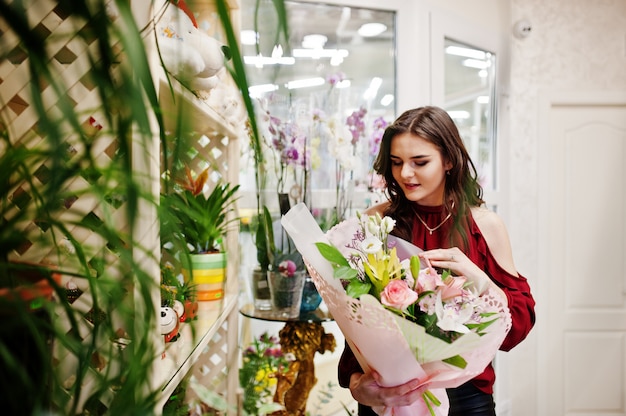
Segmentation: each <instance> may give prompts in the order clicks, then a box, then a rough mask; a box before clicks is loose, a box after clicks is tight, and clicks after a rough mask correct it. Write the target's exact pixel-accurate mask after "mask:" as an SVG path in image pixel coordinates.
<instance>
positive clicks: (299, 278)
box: [267, 270, 306, 318]
mask: <svg viewBox="0 0 626 416" xmlns="http://www.w3.org/2000/svg"><path fill="white" fill-rule="evenodd" d="M305 279H306V271H305V270H300V271H296V272H295V273H294V274H293V275H292V276H286V275H284V274H282V273H278V272H273V271H268V272H267V280H268V283H269V287H270V296H271V298H272V309H273V310H274V311H275V312H276V313H277V314H278V315H279V316H281V317H282V318H297V317H298V316H300V304H301V302H302V289H303V287H304V280H305Z"/></svg>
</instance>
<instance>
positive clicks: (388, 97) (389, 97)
mask: <svg viewBox="0 0 626 416" xmlns="http://www.w3.org/2000/svg"><path fill="white" fill-rule="evenodd" d="M392 102H393V95H391V94H385V95H384V96H383V98H381V99H380V105H382V106H383V107H387V106H388V105H389V104H391V103H392Z"/></svg>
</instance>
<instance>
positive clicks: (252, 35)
mask: <svg viewBox="0 0 626 416" xmlns="http://www.w3.org/2000/svg"><path fill="white" fill-rule="evenodd" d="M258 41H259V34H258V33H257V32H255V31H254V30H242V31H241V44H242V45H256V44H257V43H258Z"/></svg>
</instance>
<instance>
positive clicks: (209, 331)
mask: <svg viewBox="0 0 626 416" xmlns="http://www.w3.org/2000/svg"><path fill="white" fill-rule="evenodd" d="M215 304H221V305H222V308H219V309H218V307H217V305H215ZM236 307H237V295H236V294H227V295H226V296H225V297H224V300H223V301H222V302H199V309H198V319H197V320H195V321H192V322H190V323H185V324H183V325H182V327H181V329H180V330H179V334H180V336H179V338H178V340H177V341H175V342H171V343H167V344H166V345H165V350H164V352H163V357H162V360H161V361H162V362H161V372H160V374H159V375H160V376H161V377H162V380H160V381H159V384H162V385H163V388H162V390H161V392H162V394H161V397H160V398H159V403H158V408H159V409H160V408H162V407H163V405H165V403H166V402H167V400H168V399H169V397H170V396H171V395H172V393H173V392H174V389H176V387H177V386H178V385H179V384H180V382H181V381H182V380H183V378H184V377H185V376H186V375H187V373H188V372H189V370H190V369H191V368H192V366H193V364H194V363H196V361H197V360H198V357H199V356H200V354H201V353H202V351H203V349H204V348H205V347H206V346H207V344H208V343H209V342H210V341H211V339H212V338H213V337H214V336H215V334H216V332H217V331H218V329H219V328H220V327H221V326H222V324H223V323H224V321H225V320H226V319H227V318H228V316H229V315H230V314H231V313H236V312H233V311H235V309H236Z"/></svg>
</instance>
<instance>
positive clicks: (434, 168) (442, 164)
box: [390, 133, 451, 206]
mask: <svg viewBox="0 0 626 416" xmlns="http://www.w3.org/2000/svg"><path fill="white" fill-rule="evenodd" d="M390 157H391V173H392V175H393V178H394V179H395V180H396V182H398V185H400V188H401V189H402V191H403V192H404V195H405V196H406V198H407V199H408V200H409V201H413V202H417V203H419V204H420V205H430V206H436V205H441V204H443V195H444V189H445V183H446V171H447V170H448V169H450V168H451V164H450V162H447V161H444V160H443V159H442V157H441V152H440V151H439V149H438V148H437V147H436V146H435V145H434V144H432V143H430V142H429V141H426V140H425V139H423V138H421V137H419V136H415V135H413V134H411V133H403V134H399V135H397V136H395V137H394V138H393V139H391V155H390Z"/></svg>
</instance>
